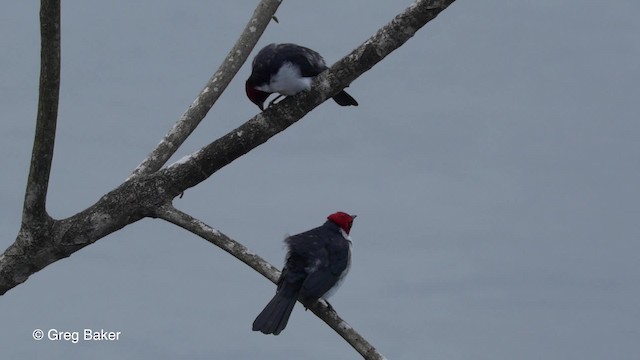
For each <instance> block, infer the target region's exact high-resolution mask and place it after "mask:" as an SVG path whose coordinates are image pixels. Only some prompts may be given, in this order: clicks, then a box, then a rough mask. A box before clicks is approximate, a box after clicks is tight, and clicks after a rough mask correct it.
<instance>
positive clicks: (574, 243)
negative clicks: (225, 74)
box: [0, 0, 640, 360]
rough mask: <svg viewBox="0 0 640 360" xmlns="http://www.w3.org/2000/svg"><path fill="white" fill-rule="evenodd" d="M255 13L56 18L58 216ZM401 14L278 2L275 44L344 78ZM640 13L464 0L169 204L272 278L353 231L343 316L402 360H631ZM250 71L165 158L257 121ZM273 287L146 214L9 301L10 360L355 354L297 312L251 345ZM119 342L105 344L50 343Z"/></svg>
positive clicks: (16, 154)
mask: <svg viewBox="0 0 640 360" xmlns="http://www.w3.org/2000/svg"><path fill="white" fill-rule="evenodd" d="M256 3H257V2H255V1H251V2H249V1H237V2H224V3H223V2H213V1H204V0H188V1H167V0H162V1H158V0H153V1H152V0H140V1H134V2H131V1H95V0H91V1H89V0H83V1H79V0H67V1H64V2H63V4H62V44H63V47H62V86H61V98H60V113H59V120H58V133H57V139H56V149H55V156H54V161H53V170H52V173H51V184H50V189H49V197H48V210H49V212H50V214H51V215H52V216H53V217H55V218H65V217H68V216H70V215H73V214H75V213H77V212H78V211H81V210H82V209H84V208H86V207H87V206H90V205H91V204H93V203H94V202H95V201H96V200H97V199H98V198H99V197H100V196H101V195H103V194H104V193H106V192H108V191H110V190H111V189H113V188H114V187H116V186H117V185H118V184H120V183H121V182H122V181H123V180H124V179H125V178H126V177H127V176H128V175H129V174H130V173H131V171H132V170H133V169H134V168H135V167H136V166H137V165H138V164H139V163H140V162H141V161H142V159H144V157H145V156H146V155H147V154H148V153H149V151H150V150H151V149H152V148H153V147H154V146H155V145H156V144H157V143H158V142H159V140H160V139H161V138H162V136H163V135H164V134H165V133H166V132H167V131H168V129H169V128H170V127H171V126H172V125H173V124H174V122H175V121H176V120H177V119H178V117H179V116H180V115H181V114H182V112H183V111H184V110H185V109H186V107H187V106H188V105H189V104H190V103H191V101H192V100H193V98H194V97H195V95H196V94H197V93H198V92H199V91H200V90H201V88H202V87H203V86H204V84H205V82H206V81H207V80H208V79H209V77H210V76H211V74H212V73H213V72H214V71H215V70H216V69H217V67H218V65H219V64H220V62H221V61H222V59H223V58H224V56H225V55H226V54H227V52H228V50H229V49H230V48H231V46H232V45H233V43H234V42H235V41H236V39H237V36H238V35H239V34H240V32H241V31H242V29H243V28H244V26H245V24H246V22H247V21H248V19H249V18H250V16H251V13H252V11H253V9H254V7H255V4H256ZM409 4H410V2H409V1H402V2H399V1H375V2H372V1H365V0H359V1H346V2H343V1H337V0H335V1H334V0H332V1H323V2H318V1H310V0H305V1H302V0H299V1H285V2H284V3H283V4H282V5H281V7H280V9H279V11H278V13H277V16H278V18H279V20H280V23H279V24H276V23H271V24H270V25H269V27H268V29H267V31H266V32H265V34H264V35H263V37H262V39H261V40H260V42H259V43H258V46H257V48H256V50H255V51H254V53H253V54H252V56H253V55H255V53H256V52H257V51H258V49H259V48H261V47H262V46H264V45H267V44H269V43H272V42H294V43H298V44H301V45H305V46H308V47H311V48H313V49H316V50H317V51H319V52H320V53H321V54H323V56H324V57H325V59H326V61H327V63H328V64H332V63H334V62H335V61H336V60H338V59H339V58H341V57H342V56H344V55H345V54H347V53H348V52H350V51H351V50H352V49H353V48H355V47H356V46H358V45H359V44H361V43H362V42H363V41H365V40H366V39H367V38H369V37H370V36H371V35H372V34H373V33H375V31H376V30H377V29H378V28H380V27H381V26H383V25H384V24H386V23H387V22H388V21H389V20H391V19H392V18H393V17H394V16H395V15H396V14H397V13H399V12H400V11H402V10H403V9H404V8H405V7H406V6H408V5H409ZM38 6H39V4H37V2H36V1H12V2H8V3H6V4H5V5H4V6H3V11H2V12H1V13H0V48H1V49H2V55H1V56H0V89H1V93H2V96H0V108H1V109H2V125H3V131H2V132H1V133H0V137H1V140H0V154H2V155H1V156H0V168H1V169H2V171H1V172H0V183H1V184H2V187H0V215H1V216H0V247H2V250H4V249H5V248H6V247H7V246H9V244H11V243H12V242H13V241H14V240H15V237H16V234H17V233H18V230H19V227H20V218H21V211H22V201H23V197H24V189H25V184H26V177H27V173H28V163H29V159H30V156H31V147H32V141H33V132H34V126H35V114H36V107H37V85H38V76H39V50H40V49H39V41H40V40H39V25H38ZM638 13H640V3H639V2H637V1H631V0H628V1H624V0H620V1H615V2H611V3H602V2H595V1H577V0H567V1H562V2H558V1H547V0H542V1H535V2H524V1H510V2H504V1H482V2H479V1H459V2H456V3H454V4H453V5H452V6H450V7H449V8H448V9H447V10H445V11H444V12H443V13H442V14H440V16H439V17H438V18H437V19H436V20H434V21H433V22H431V23H429V24H428V25H427V26H426V27H425V28H423V29H422V30H420V31H419V32H418V34H416V36H415V37H414V38H412V39H411V40H410V41H409V42H408V43H407V44H405V45H404V46H403V47H401V48H400V49H399V50H397V51H396V52H394V53H392V54H391V55H390V56H388V57H387V58H386V59H385V60H383V61H382V62H381V63H379V64H378V65H376V66H375V67H374V68H373V69H372V70H371V71H369V72H367V73H365V74H364V75H363V76H362V77H360V78H359V79H357V80H356V81H355V82H354V83H353V84H351V87H350V88H349V92H350V93H351V94H352V95H353V96H354V97H355V98H356V99H357V100H358V102H359V103H360V106H359V107H357V108H356V107H351V108H342V107H339V106H337V105H336V104H335V103H333V102H332V101H328V102H326V103H324V104H323V105H321V106H320V107H319V108H317V109H316V110H314V111H313V112H312V113H310V114H309V115H307V116H306V117H305V118H304V119H302V120H301V121H300V122H298V123H297V124H295V125H294V126H292V127H291V128H289V129H287V130H286V131H284V132H283V133H281V134H279V135H277V136H275V137H274V138H272V139H271V140H270V141H268V142H267V143H266V144H264V145H262V146H260V147H258V148H257V149H255V150H254V151H252V152H251V153H249V154H247V155H246V156H243V157H242V158H240V159H238V160H236V161H234V162H233V163H231V164H230V165H228V166H227V167H225V168H223V169H222V170H220V171H219V172H218V173H216V174H214V175H213V176H212V177H211V178H209V179H208V180H207V181H205V182H203V183H201V184H200V185H198V186H197V187H195V188H193V189H190V190H188V191H187V192H186V193H185V194H184V197H183V198H182V199H176V201H175V204H176V206H177V207H178V208H180V209H182V210H184V211H186V212H188V213H190V214H192V215H193V216H196V217H198V218H200V219H201V220H203V221H205V222H206V223H208V224H209V225H211V226H213V227H214V228H217V229H219V230H221V231H222V232H224V233H225V234H227V235H229V236H231V237H232V238H234V239H236V240H238V241H240V242H242V243H243V244H245V245H246V246H248V247H249V248H250V249H251V250H252V251H254V252H256V253H257V254H260V255H261V256H263V257H264V258H265V259H267V260H268V261H270V262H271V263H273V264H274V265H276V266H278V267H280V266H282V262H283V257H284V249H283V247H282V239H283V238H284V236H285V234H287V233H290V234H295V233H298V232H302V231H305V230H308V229H310V228H312V227H315V226H318V225H320V224H322V223H323V222H324V220H325V217H326V216H327V215H328V214H330V213H332V212H334V211H337V210H344V211H347V212H351V213H355V214H358V218H357V220H356V222H355V224H354V227H353V231H352V238H353V241H354V256H353V262H352V265H353V266H352V269H351V272H350V273H349V276H348V277H347V279H346V281H345V283H344V284H343V286H342V287H341V289H340V291H338V292H337V294H336V295H334V296H333V298H332V301H331V302H332V304H333V306H334V307H335V309H336V310H337V311H338V312H339V314H340V315H341V316H342V317H344V319H345V320H346V321H348V322H349V323H350V324H351V325H352V326H353V327H354V328H355V329H356V330H358V331H359V332H360V333H361V334H362V335H363V336H364V337H365V338H367V339H368V340H369V341H370V342H371V343H372V344H373V345H374V346H376V347H377V348H378V349H379V350H380V351H381V352H382V353H383V354H384V355H386V356H387V357H388V358H389V359H418V358H421V359H447V360H453V359H492V360H495V359H521V360H528V359H530V360H534V359H535V360H538V359H546V360H555V359H558V360H560V359H582V360H591V359H593V360H595V359H618V360H625V359H629V360H631V359H634V360H635V359H638V358H639V357H640V345H638V339H640V322H639V319H640V305H639V303H640V301H639V297H640V266H639V262H638V256H639V255H638V254H639V253H640V242H639V239H640V205H639V204H640V190H639V189H640V187H639V184H640V122H639V121H638V119H639V118H640V117H639V114H640V101H639V100H640V90H639V86H638V83H639V82H640V66H639V64H640V41H638V34H640V22H638V21H637V14H638ZM248 65H249V64H248V63H247V64H245V66H244V67H243V68H242V69H241V70H240V72H239V74H238V75H237V77H236V79H234V81H233V82H232V84H231V85H230V86H229V88H228V89H227V91H226V92H225V93H224V95H223V96H222V97H221V98H220V100H219V101H218V103H217V104H216V106H215V107H214V108H213V109H212V110H211V111H210V113H209V114H208V115H207V117H206V118H205V119H204V121H203V122H202V123H201V125H200V127H199V128H198V129H197V130H196V132H195V133H194V134H193V135H192V136H191V137H190V138H189V140H188V141H187V142H186V143H185V144H184V146H183V147H182V148H181V149H180V150H179V151H178V153H177V154H176V155H175V156H174V158H173V160H172V161H175V160H177V159H179V158H180V157H182V156H184V155H186V154H188V153H190V152H192V151H195V150H197V149H199V148H200V147H202V146H204V145H206V144H208V143H210V142H211V141H213V140H215V139H217V138H218V137H220V136H221V135H223V134H225V133H226V132H228V131H230V130H231V129H234V128H235V127H237V126H239V125H240V124H242V123H243V122H245V121H246V120H248V119H249V118H251V117H252V116H253V115H255V114H256V113H257V112H258V109H257V107H256V106H255V105H254V104H252V103H251V102H250V101H249V100H248V99H247V98H246V96H245V94H244V89H243V83H244V81H245V79H246V78H247V77H248V75H249V73H250V69H249V66H248ZM274 290H275V286H274V285H273V284H272V283H270V282H269V281H267V280H266V279H264V278H263V277H262V276H261V275H259V274H257V273H255V272H254V271H253V270H251V269H249V268H248V267H247V266H245V265H244V264H242V263H240V262H239V261H237V260H235V259H234V258H232V257H231V256H229V255H228V254H227V253H225V252H223V251H221V250H219V249H218V248H216V247H214V246H213V245H211V244H209V243H208V242H206V241H204V240H202V239H200V238H198V237H196V236H194V235H192V234H190V233H187V232H185V231H183V230H181V229H179V228H177V227H176V226H174V225H171V224H168V223H166V222H163V221H161V220H153V219H146V220H143V221H140V222H138V223H135V224H133V225H130V226H128V227H126V228H124V229H122V230H121V231H118V232H116V233H114V234H111V235H109V236H108V237H106V238H104V239H101V240H100V241H98V242H97V243H95V244H93V245H91V246H89V247H87V248H85V249H83V250H81V251H79V252H77V253H75V254H74V255H72V256H71V257H70V258H67V259H64V260H62V261H58V262H56V263H54V264H53V265H50V266H48V267H46V268H45V269H43V270H42V271H40V272H38V273H37V274H35V275H33V276H31V277H30V278H29V279H28V281H26V282H25V283H23V284H22V285H19V286H18V287H16V288H14V289H12V290H11V291H9V292H8V293H7V294H5V295H4V296H2V297H1V299H0V349H2V350H1V351H2V353H3V358H6V359H33V358H43V359H44V358H47V359H68V358H93V359H176V358H180V359H225V358H233V359H253V358H263V359H286V358H298V359H335V358H342V359H355V358H358V357H359V355H358V354H357V353H356V352H355V351H354V350H353V349H352V348H351V347H350V346H349V345H347V344H346V343H345V342H344V341H343V340H342V339H341V338H340V337H339V336H338V335H337V334H335V333H334V332H333V331H332V330H331V329H329V327H328V326H326V325H325V324H324V323H323V322H322V321H320V320H319V319H317V318H316V317H315V316H314V315H313V314H311V313H308V312H304V311H303V310H302V307H301V306H300V305H298V306H297V307H296V309H295V310H294V312H293V314H292V317H291V320H290V322H289V325H288V327H287V328H286V329H285V330H284V331H283V333H282V334H280V335H279V336H277V337H274V336H265V335H262V334H259V333H255V332H252V331H251V323H252V322H253V319H254V318H255V316H256V315H257V314H258V313H259V312H260V310H261V309H262V307H263V306H264V305H265V304H266V303H267V301H268V300H269V299H270V298H271V296H272V295H273V293H274ZM36 328H40V329H43V330H44V331H45V332H46V331H48V330H49V329H58V330H61V331H82V330H83V329H84V328H91V329H94V330H98V331H99V330H100V329H105V330H109V331H120V332H122V335H121V339H120V340H119V341H114V342H83V341H80V342H79V343H78V344H72V343H69V342H55V341H49V340H42V341H39V342H38V341H35V340H33V339H32V335H31V334H32V332H33V330H34V329H36Z"/></svg>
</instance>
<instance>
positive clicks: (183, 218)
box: [157, 205, 384, 359]
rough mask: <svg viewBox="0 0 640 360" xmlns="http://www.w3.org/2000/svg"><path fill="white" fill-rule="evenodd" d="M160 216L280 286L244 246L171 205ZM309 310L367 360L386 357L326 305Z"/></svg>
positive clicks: (270, 268) (269, 267) (268, 267)
mask: <svg viewBox="0 0 640 360" xmlns="http://www.w3.org/2000/svg"><path fill="white" fill-rule="evenodd" d="M157 216H158V217H159V218H161V219H164V220H167V221H169V222H170V223H173V224H175V225H177V226H180V227H181V228H183V229H185V230H187V231H189V232H191V233H193V234H195V235H198V236H200V237H201V238H203V239H205V240H207V241H209V242H210V243H212V244H214V245H216V246H218V247H220V248H221V249H222V250H224V251H226V252H228V253H229V254H231V255H233V256H234V257H235V258H237V259H238V260H240V261H242V262H243V263H245V264H247V265H249V266H250V267H251V268H252V269H254V270H255V271H257V272H258V273H260V274H261V275H262V276H264V277H266V278H267V279H269V280H271V282H273V283H274V284H275V283H277V282H278V278H279V277H280V271H278V269H276V268H275V267H274V266H273V265H271V264H269V263H268V262H267V261H265V260H264V259H263V258H261V257H260V256H258V255H256V254H253V253H252V252H250V251H249V250H248V249H247V248H246V247H245V246H244V245H242V244H240V243H238V242H237V241H235V240H233V239H231V238H229V237H228V236H226V235H225V234H223V233H221V232H219V231H218V230H215V229H213V228H212V227H210V226H209V225H207V224H205V223H204V222H202V221H200V220H198V219H196V218H194V217H192V216H191V215H189V214H186V213H184V212H182V211H180V210H177V209H176V208H174V207H173V206H170V205H166V206H163V207H162V208H159V209H158V213H157ZM305 306H307V307H308V308H309V310H311V311H312V312H313V313H314V314H316V316H318V317H319V318H320V319H322V320H323V321H324V322H325V323H327V325H329V326H330V327H331V328H332V329H333V330H335V332H337V333H338V334H339V335H340V336H342V338H344V339H345V340H346V341H347V342H348V343H349V344H350V345H351V346H352V347H353V348H354V349H356V351H358V352H359V353H360V354H361V355H362V356H363V357H364V358H365V359H384V356H382V354H380V353H379V352H378V351H377V350H376V348H374V347H373V346H372V345H371V344H370V343H369V342H368V341H367V340H366V339H365V338H363V337H362V336H361V335H360V334H359V333H358V332H357V331H356V330H354V329H353V328H352V327H351V326H350V325H349V324H347V322H346V321H344V320H343V319H342V318H340V316H338V314H337V313H336V312H335V310H334V309H332V308H330V307H329V306H327V303H326V302H324V301H318V302H314V303H313V304H305Z"/></svg>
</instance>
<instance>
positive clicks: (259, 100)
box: [244, 80, 271, 110]
mask: <svg viewBox="0 0 640 360" xmlns="http://www.w3.org/2000/svg"><path fill="white" fill-rule="evenodd" d="M244 87H245V90H246V91H247V97H248V98H249V100H251V102H252V103H254V104H256V105H258V107H259V108H260V110H264V101H265V100H267V98H268V97H269V95H271V94H269V93H268V92H264V91H260V90H258V89H256V88H255V87H253V85H251V84H249V80H247V82H246V83H245V85H244Z"/></svg>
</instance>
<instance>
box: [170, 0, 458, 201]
mask: <svg viewBox="0 0 640 360" xmlns="http://www.w3.org/2000/svg"><path fill="white" fill-rule="evenodd" d="M453 1H454V0H447V1H435V0H419V1H417V2H416V3H414V4H413V5H412V6H410V7H409V8H407V9H406V10H405V11H404V12H402V13H400V14H399V15H398V16H396V17H395V18H394V19H393V20H392V21H391V22H390V23H388V24H387V25H385V26H384V27H382V28H381V29H380V30H378V32H377V33H376V34H375V35H374V36H372V37H371V38H370V39H368V40H367V41H365V42H364V43H363V44H362V45H360V46H359V47H357V48H356V49H355V50H353V51H352V52H351V53H350V54H348V55H347V56H345V57H343V58H342V59H340V60H339V61H338V62H336V63H335V64H334V65H333V66H331V68H329V69H328V70H327V71H325V72H323V73H322V74H320V75H318V76H317V78H316V79H315V80H314V83H313V85H312V88H311V90H310V91H305V92H302V93H299V94H297V95H295V96H290V97H287V98H285V99H284V100H282V101H280V102H278V103H277V104H275V105H273V106H271V107H269V108H268V109H266V110H265V111H264V112H262V113H260V114H258V115H256V116H255V117H253V118H252V119H250V120H249V121H247V122H246V123H244V124H242V125H241V126H240V127H238V128H236V129H235V130H232V131H230V132H229V133H227V134H226V135H224V136H223V137H221V138H219V139H217V140H216V141H214V142H213V143H211V144H209V145H207V146H205V147H204V148H202V149H200V150H199V151H197V152H195V153H193V154H191V155H190V156H187V157H185V158H183V159H181V160H180V161H179V162H177V163H175V164H173V165H172V166H169V167H168V168H166V169H163V170H161V172H162V171H164V172H166V173H168V174H170V176H172V177H173V176H177V177H178V178H179V179H180V180H179V181H178V182H177V184H176V185H178V189H176V191H177V194H179V193H181V192H182V191H184V190H186V189H188V188H190V187H192V186H195V185H197V184H199V183H200V182H202V181H203V180H205V179H206V178H208V177H209V176H211V175H212V174H213V173H215V172H216V171H217V170H219V169H221V168H222V167H224V166H226V165H227V164H229V163H231V162H232V161H234V160H235V159H237V158H238V157H240V156H242V155H244V154H246V153H247V152H249V151H251V150H252V149H254V148H256V147H257V146H259V145H261V144H263V143H265V142H266V141H267V140H269V139H270V138H271V137H273V136H274V135H276V134H278V133H279V132H281V131H283V130H285V129H286V128H288V127H289V126H291V125H293V124H294V123H296V122H297V121H298V120H300V119H301V118H302V117H303V116H305V115H306V114H307V113H309V112H310V111H311V110H313V109H314V108H315V107H316V106H318V105H320V104H321V103H322V102H324V101H325V100H327V99H328V98H330V97H332V96H333V95H335V94H336V93H338V92H339V91H340V90H342V89H344V88H345V87H346V86H348V85H349V84H350V83H351V82H353V81H354V80H355V79H357V78H358V77H359V76H360V75H362V74H363V73H365V72H366V71H367V70H369V69H371V68H372V67H373V66H374V65H375V64H377V63H378V62H380V61H381V60H382V59H384V58H385V57H386V56H387V55H389V54H390V53H391V52H393V51H394V50H395V49H397V48H399V47H400V46H402V45H403V44H404V43H405V42H407V40H409V39H410V38H411V37H412V36H413V35H414V34H415V33H416V31H418V30H419V29H420V28H422V26H424V25H425V24H426V23H427V22H429V21H431V20H433V19H434V18H435V17H436V16H437V15H438V14H439V13H440V12H441V11H443V10H444V9H446V8H447V7H448V6H449V5H450V4H451V3H453Z"/></svg>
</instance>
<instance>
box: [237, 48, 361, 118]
mask: <svg viewBox="0 0 640 360" xmlns="http://www.w3.org/2000/svg"><path fill="white" fill-rule="evenodd" d="M326 69H328V67H327V64H326V63H325V62H324V59H323V58H322V56H320V54H318V53H317V52H316V51H314V50H311V49H309V48H306V47H304V46H300V45H296V44H269V45H267V46H265V47H264V48H262V50H260V51H259V52H258V55H256V57H255V58H254V59H253V63H252V70H251V76H249V79H247V82H246V83H245V90H246V92H247V97H248V98H249V100H251V102H253V103H254V104H256V105H258V107H259V108H260V110H264V102H265V100H267V98H268V97H269V95H271V94H273V93H278V94H280V96H291V95H295V94H297V93H299V92H300V91H303V90H309V89H310V88H311V81H312V80H313V78H314V77H315V76H317V75H318V74H320V73H321V72H323V71H325V70H326ZM278 97H279V96H278ZM274 100H275V99H274ZM333 100H335V102H337V103H338V105H341V106H350V105H351V106H358V102H357V101H356V100H355V99H354V98H353V97H351V95H349V94H347V92H346V91H344V90H342V91H340V92H339V93H337V94H335V95H334V96H333ZM271 103H273V101H272V102H271Z"/></svg>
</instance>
